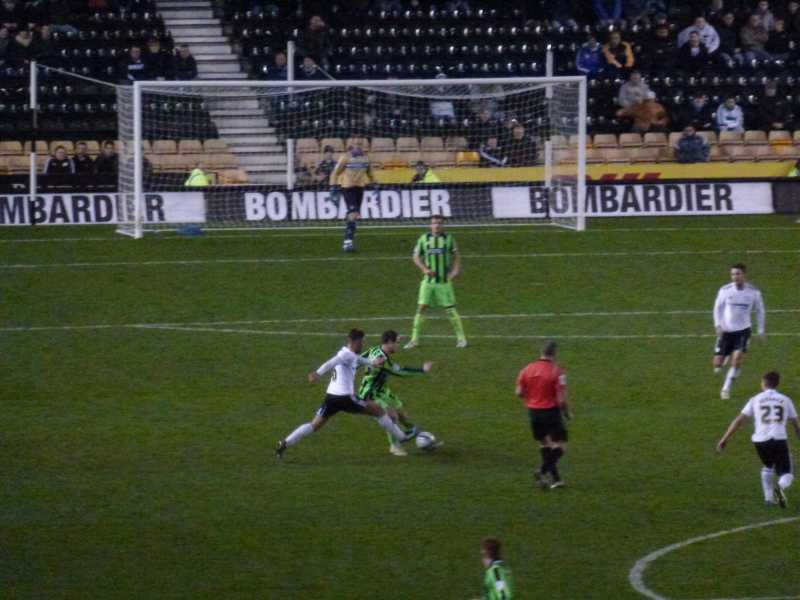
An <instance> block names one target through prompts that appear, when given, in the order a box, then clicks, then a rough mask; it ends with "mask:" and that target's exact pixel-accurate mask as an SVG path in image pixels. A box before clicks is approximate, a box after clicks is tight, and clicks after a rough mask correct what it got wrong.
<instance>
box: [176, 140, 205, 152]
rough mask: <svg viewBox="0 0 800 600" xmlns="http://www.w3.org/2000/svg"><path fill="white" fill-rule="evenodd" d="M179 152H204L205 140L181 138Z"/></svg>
mask: <svg viewBox="0 0 800 600" xmlns="http://www.w3.org/2000/svg"><path fill="white" fill-rule="evenodd" d="M178 152H179V153H180V154H201V153H202V152H203V142H201V141H200V140H180V141H179V142H178Z"/></svg>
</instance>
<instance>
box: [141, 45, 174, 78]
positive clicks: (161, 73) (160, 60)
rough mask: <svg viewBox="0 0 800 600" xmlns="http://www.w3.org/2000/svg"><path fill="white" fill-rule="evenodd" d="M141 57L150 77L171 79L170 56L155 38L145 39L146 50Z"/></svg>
mask: <svg viewBox="0 0 800 600" xmlns="http://www.w3.org/2000/svg"><path fill="white" fill-rule="evenodd" d="M142 59H143V60H144V62H145V65H146V66H147V75H148V77H149V78H150V79H172V57H170V55H169V53H168V52H167V51H166V50H163V49H162V48H161V42H159V41H158V39H157V38H150V39H149V40H147V50H146V51H145V53H144V56H143V57H142Z"/></svg>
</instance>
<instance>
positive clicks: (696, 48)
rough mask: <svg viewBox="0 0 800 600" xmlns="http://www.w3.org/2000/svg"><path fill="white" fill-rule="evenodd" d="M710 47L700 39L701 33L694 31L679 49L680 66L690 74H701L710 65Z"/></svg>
mask: <svg viewBox="0 0 800 600" xmlns="http://www.w3.org/2000/svg"><path fill="white" fill-rule="evenodd" d="M708 62H709V58H708V49H707V48H706V46H705V44H703V42H701V41H700V34H699V33H697V32H696V31H692V32H691V33H690V34H689V41H688V42H686V43H685V44H684V45H683V46H681V48H680V50H679V51H678V65H679V68H680V69H681V70H683V71H685V72H686V73H688V74H690V75H700V74H701V73H703V72H704V71H705V70H706V68H707V67H708Z"/></svg>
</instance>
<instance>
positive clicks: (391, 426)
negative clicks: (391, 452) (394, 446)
mask: <svg viewBox="0 0 800 600" xmlns="http://www.w3.org/2000/svg"><path fill="white" fill-rule="evenodd" d="M375 420H376V421H377V422H378V425H380V426H381V427H383V428H384V429H385V430H386V431H387V432H389V434H390V435H391V436H392V437H393V438H394V440H393V442H394V441H397V442H402V441H403V440H404V439H406V434H405V433H403V430H402V429H400V428H399V427H398V426H397V424H396V423H395V422H394V421H392V418H391V417H390V416H389V415H387V414H384V415H383V416H382V417H378V418H377V419H375Z"/></svg>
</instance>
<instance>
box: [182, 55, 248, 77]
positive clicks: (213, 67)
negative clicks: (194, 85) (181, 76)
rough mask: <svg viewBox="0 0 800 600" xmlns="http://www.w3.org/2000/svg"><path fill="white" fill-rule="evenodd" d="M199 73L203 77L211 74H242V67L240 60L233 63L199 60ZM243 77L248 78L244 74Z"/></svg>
mask: <svg viewBox="0 0 800 600" xmlns="http://www.w3.org/2000/svg"><path fill="white" fill-rule="evenodd" d="M195 58H197V57H195ZM197 71H198V73H200V74H202V75H208V74H210V73H241V67H240V66H239V61H238V60H234V61H232V62H221V61H203V60H200V59H198V60H197ZM242 75H245V76H246V74H245V73H242Z"/></svg>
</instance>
